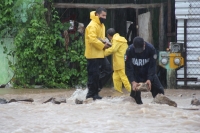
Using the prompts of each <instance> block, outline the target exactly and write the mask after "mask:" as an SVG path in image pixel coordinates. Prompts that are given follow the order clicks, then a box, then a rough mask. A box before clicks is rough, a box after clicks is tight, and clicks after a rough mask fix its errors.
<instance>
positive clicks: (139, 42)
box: [133, 37, 144, 53]
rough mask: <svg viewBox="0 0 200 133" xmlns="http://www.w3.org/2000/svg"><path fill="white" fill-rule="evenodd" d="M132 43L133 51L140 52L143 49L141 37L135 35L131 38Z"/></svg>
mask: <svg viewBox="0 0 200 133" xmlns="http://www.w3.org/2000/svg"><path fill="white" fill-rule="evenodd" d="M133 45H134V48H135V53H141V52H142V51H143V50H144V40H143V38H141V37H135V38H134V39H133Z"/></svg>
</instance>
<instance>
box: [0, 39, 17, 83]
mask: <svg viewBox="0 0 200 133" xmlns="http://www.w3.org/2000/svg"><path fill="white" fill-rule="evenodd" d="M2 40H3V41H4V42H5V45H0V85H2V84H7V83H8V82H9V81H10V80H11V79H12V77H13V75H14V74H13V71H12V70H11V69H10V68H9V65H8V59H9V60H11V61H14V59H13V57H10V56H8V55H7V54H4V53H3V51H4V48H3V47H4V46H6V47H7V49H8V50H11V49H13V39H12V38H4V39H1V40H0V42H1V41H2Z"/></svg>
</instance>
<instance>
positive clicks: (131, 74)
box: [125, 37, 164, 104]
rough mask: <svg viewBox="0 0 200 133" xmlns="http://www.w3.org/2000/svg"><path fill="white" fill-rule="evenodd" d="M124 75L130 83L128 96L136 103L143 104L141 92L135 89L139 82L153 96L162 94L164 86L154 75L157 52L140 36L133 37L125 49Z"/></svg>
mask: <svg viewBox="0 0 200 133" xmlns="http://www.w3.org/2000/svg"><path fill="white" fill-rule="evenodd" d="M125 58H126V62H125V65H126V75H127V77H128V79H129V82H130V83H131V85H132V90H131V94H130V96H131V97H133V98H134V99H135V101H136V103H137V104H143V103H142V100H141V92H140V91H136V87H137V86H138V85H139V84H138V83H139V82H144V83H146V84H147V85H148V87H149V89H150V90H151V93H152V96H153V97H154V98H155V97H156V95H157V94H158V93H161V94H164V88H163V86H162V85H161V83H160V81H159V79H158V76H157V75H156V60H157V53H156V50H155V48H154V46H153V45H152V44H150V43H148V42H145V41H144V40H143V38H141V37H135V38H134V39H133V44H131V45H130V46H129V47H128V49H127V51H126V57H125Z"/></svg>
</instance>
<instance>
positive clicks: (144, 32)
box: [138, 12, 153, 43]
mask: <svg viewBox="0 0 200 133" xmlns="http://www.w3.org/2000/svg"><path fill="white" fill-rule="evenodd" d="M138 26H139V36H140V37H142V38H144V40H145V41H147V42H149V43H153V42H152V40H153V39H152V24H151V14H150V12H147V13H143V14H141V15H139V16H138Z"/></svg>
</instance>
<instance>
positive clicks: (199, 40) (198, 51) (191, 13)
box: [175, 0, 200, 86]
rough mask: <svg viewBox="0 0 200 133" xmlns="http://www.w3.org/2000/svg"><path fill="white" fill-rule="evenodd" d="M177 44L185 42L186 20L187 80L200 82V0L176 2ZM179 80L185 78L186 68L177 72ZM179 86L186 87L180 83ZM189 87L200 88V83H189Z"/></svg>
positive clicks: (180, 0)
mask: <svg viewBox="0 0 200 133" xmlns="http://www.w3.org/2000/svg"><path fill="white" fill-rule="evenodd" d="M175 15H176V19H177V42H182V43H183V42H184V19H187V26H186V27H187V28H186V31H187V38H186V39H187V44H186V46H187V48H186V53H187V58H186V59H185V61H186V62H187V78H198V80H200V61H199V57H200V0H175ZM177 78H184V68H181V69H179V70H178V71H177ZM177 84H178V85H184V82H183V81H178V83H177ZM187 85H188V86H189V85H196V86H199V85H200V82H195V81H188V82H187Z"/></svg>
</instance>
